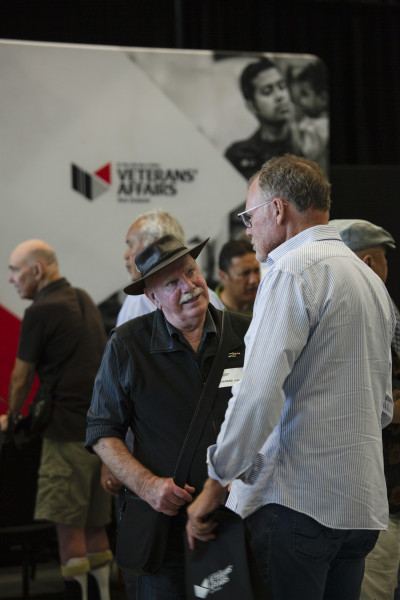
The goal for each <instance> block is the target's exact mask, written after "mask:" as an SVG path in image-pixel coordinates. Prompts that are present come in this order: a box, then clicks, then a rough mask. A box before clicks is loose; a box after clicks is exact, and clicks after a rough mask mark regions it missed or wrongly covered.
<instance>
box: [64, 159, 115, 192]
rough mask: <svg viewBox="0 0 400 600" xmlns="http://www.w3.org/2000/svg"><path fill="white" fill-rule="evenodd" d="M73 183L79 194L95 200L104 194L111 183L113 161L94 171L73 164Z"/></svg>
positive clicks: (73, 187)
mask: <svg viewBox="0 0 400 600" xmlns="http://www.w3.org/2000/svg"><path fill="white" fill-rule="evenodd" d="M71 185H72V189H74V190H75V191H76V192H78V194H81V195H82V196H85V198H87V199H88V200H95V199H96V198H98V197H99V196H101V194H104V192H106V191H107V190H108V188H109V187H110V185H111V163H107V164H106V165H103V166H102V167H100V169H97V171H94V173H87V172H86V171H84V170H83V169H81V168H80V167H78V166H77V165H74V164H72V165H71Z"/></svg>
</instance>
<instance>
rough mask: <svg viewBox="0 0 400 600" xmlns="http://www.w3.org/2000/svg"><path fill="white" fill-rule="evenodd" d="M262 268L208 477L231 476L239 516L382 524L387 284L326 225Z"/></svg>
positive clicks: (388, 406)
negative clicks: (285, 514) (278, 514)
mask: <svg viewBox="0 0 400 600" xmlns="http://www.w3.org/2000/svg"><path fill="white" fill-rule="evenodd" d="M268 266H269V268H268V270H267V272H266V274H265V276H264V278H263V280H262V282H261V284H260V286H259V290H258V294H257V298H256V302H255V305H254V312H253V320H252V323H251V325H250V328H249V330H248V333H247V335H246V338H245V342H246V354H245V363H244V374H243V378H242V380H241V381H240V382H238V383H237V384H236V385H235V386H234V387H233V389H232V393H233V397H232V398H231V400H230V402H229V406H228V409H227V412H226V415H225V420H224V423H223V425H222V428H221V431H220V434H219V436H218V439H217V443H216V445H214V446H211V447H210V448H209V451H208V465H209V466H208V472H209V476H210V477H212V478H214V479H217V480H218V481H219V482H220V483H221V484H222V485H227V484H228V483H230V482H231V481H233V480H234V479H235V481H234V482H233V485H232V490H231V493H230V495H229V498H228V506H229V507H230V508H232V509H233V510H235V511H236V512H238V513H240V514H241V515H242V516H243V517H245V516H247V515H249V514H251V513H252V512H254V511H255V510H257V509H258V508H260V507H261V506H263V505H265V504H269V503H278V504H282V505H284V506H287V507H289V508H291V509H293V510H296V511H299V512H301V513H304V514H307V515H309V516H311V517H312V518H314V519H316V520H317V521H318V522H320V523H322V524H323V525H325V526H327V527H332V528H338V529H340V528H344V529H347V528H349V529H364V528H367V529H385V528H386V526H387V515H388V508H387V498H386V485H385V479H384V473H383V460H382V437H381V428H382V427H385V426H386V425H387V424H388V423H389V422H390V421H391V418H392V409H393V402H392V397H391V356H390V344H391V340H392V336H393V333H394V328H395V316H394V312H393V308H392V303H391V301H390V298H389V295H388V293H387V291H386V288H385V286H384V284H383V283H382V281H381V280H380V279H379V277H378V276H377V275H376V274H375V273H374V272H373V271H372V269H370V268H369V267H367V266H366V265H365V264H364V263H363V262H362V261H361V260H360V259H359V258H358V257H357V256H356V255H355V254H354V253H353V252H351V250H349V249H348V248H347V247H346V246H345V244H344V243H343V242H342V241H341V239H340V237H339V236H338V233H337V231H336V229H335V228H333V227H332V226H329V225H320V226H316V227H312V228H309V229H306V230H305V231H303V232H301V233H299V234H298V235H296V236H295V237H293V238H291V239H290V240H288V241H287V242H285V243H284V244H282V245H280V246H279V247H278V248H276V249H275V250H274V251H273V252H271V253H270V254H269V257H268Z"/></svg>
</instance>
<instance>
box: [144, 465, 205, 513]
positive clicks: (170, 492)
mask: <svg viewBox="0 0 400 600" xmlns="http://www.w3.org/2000/svg"><path fill="white" fill-rule="evenodd" d="M194 492H195V489H194V487H192V486H191V485H188V484H187V483H186V484H185V487H184V488H180V487H179V486H177V485H176V484H175V483H174V480H173V479H172V477H168V478H165V477H156V476H155V475H152V476H151V477H148V478H147V479H146V481H145V483H144V485H143V487H142V489H141V491H140V496H141V498H143V500H146V502H148V503H149V504H150V506H151V507H152V508H154V510H156V511H158V512H163V513H164V514H166V515H169V516H170V517H174V516H175V515H176V514H178V510H179V509H180V508H181V506H183V505H184V504H187V503H188V502H192V500H193V496H192V494H194Z"/></svg>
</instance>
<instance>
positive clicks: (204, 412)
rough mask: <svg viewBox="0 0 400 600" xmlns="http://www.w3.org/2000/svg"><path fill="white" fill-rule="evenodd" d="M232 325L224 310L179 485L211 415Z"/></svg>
mask: <svg viewBox="0 0 400 600" xmlns="http://www.w3.org/2000/svg"><path fill="white" fill-rule="evenodd" d="M231 333H232V326H231V323H230V319H229V315H228V314H227V313H226V311H223V312H222V322H221V334H220V339H219V343H218V348H217V352H216V354H215V357H214V360H213V364H212V367H211V370H210V373H209V375H208V377H207V381H206V384H205V386H204V388H203V391H202V393H201V396H200V398H199V401H198V403H197V406H196V410H195V412H194V415H193V418H192V420H191V423H190V426H189V429H188V432H187V434H186V437H185V441H184V442H183V445H182V448H181V452H180V454H179V458H178V462H177V463H176V467H175V473H174V482H175V483H176V485H179V487H184V485H185V483H186V478H187V475H188V473H189V469H190V465H191V464H192V461H193V457H194V453H195V452H196V448H197V445H198V443H199V441H200V438H201V435H202V433H203V429H204V426H205V424H206V421H207V419H208V417H209V414H210V410H211V407H212V405H213V403H214V398H215V395H216V392H217V390H218V384H219V382H220V381H221V377H222V373H223V369H224V364H225V357H226V353H227V352H228V350H229V345H230V340H231Z"/></svg>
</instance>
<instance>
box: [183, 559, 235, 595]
mask: <svg viewBox="0 0 400 600" xmlns="http://www.w3.org/2000/svg"><path fill="white" fill-rule="evenodd" d="M232 571H233V566H232V565H228V566H227V567H226V568H225V569H221V570H220V571H216V572H215V573H211V575H208V577H205V578H204V579H203V581H202V582H201V584H200V585H194V586H193V591H194V595H195V596H196V598H207V596H208V595H209V594H215V592H219V591H220V590H221V589H222V587H223V586H224V585H226V584H227V583H229V581H230V577H229V575H230V574H231V573H232Z"/></svg>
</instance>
